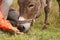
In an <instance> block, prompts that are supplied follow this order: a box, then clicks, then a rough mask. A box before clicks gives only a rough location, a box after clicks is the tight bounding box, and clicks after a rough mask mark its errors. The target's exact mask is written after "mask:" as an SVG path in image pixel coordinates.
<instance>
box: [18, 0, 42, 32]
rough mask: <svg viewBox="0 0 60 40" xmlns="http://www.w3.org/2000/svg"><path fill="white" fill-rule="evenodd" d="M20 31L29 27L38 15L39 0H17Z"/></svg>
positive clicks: (24, 30)
mask: <svg viewBox="0 0 60 40" xmlns="http://www.w3.org/2000/svg"><path fill="white" fill-rule="evenodd" d="M18 4H19V12H20V15H19V23H20V27H18V29H19V30H20V31H23V32H26V31H28V30H29V28H30V27H31V24H32V23H33V20H34V19H35V18H36V16H37V15H39V12H40V7H41V3H40V0H18Z"/></svg>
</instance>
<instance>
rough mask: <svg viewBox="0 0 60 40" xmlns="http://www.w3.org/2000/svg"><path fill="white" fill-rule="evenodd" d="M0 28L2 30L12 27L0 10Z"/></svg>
mask: <svg viewBox="0 0 60 40" xmlns="http://www.w3.org/2000/svg"><path fill="white" fill-rule="evenodd" d="M0 28H2V29H4V30H12V28H13V26H12V25H11V24H10V22H9V21H8V20H6V19H5V18H4V16H3V15H2V12H1V11H0Z"/></svg>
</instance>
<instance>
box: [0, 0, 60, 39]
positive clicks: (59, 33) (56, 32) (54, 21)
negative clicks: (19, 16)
mask: <svg viewBox="0 0 60 40" xmlns="http://www.w3.org/2000/svg"><path fill="white" fill-rule="evenodd" d="M12 6H13V7H14V8H16V9H17V10H18V7H17V4H16V1H15V0H14V3H13V5H12ZM51 6H52V7H51V11H50V14H49V21H48V22H49V27H48V29H46V30H42V28H43V25H44V15H45V14H44V11H43V10H42V14H41V16H40V17H39V18H37V19H36V22H35V23H34V25H33V26H32V27H31V29H30V30H29V32H28V33H25V34H20V35H17V34H15V35H10V34H9V33H8V32H7V33H6V32H5V33H3V34H0V40H60V18H59V12H58V9H59V8H58V4H57V2H56V0H52V5H51Z"/></svg>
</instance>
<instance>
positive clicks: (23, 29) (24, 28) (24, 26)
mask: <svg viewBox="0 0 60 40" xmlns="http://www.w3.org/2000/svg"><path fill="white" fill-rule="evenodd" d="M29 29H30V23H24V24H21V25H20V26H19V27H18V30H20V32H27V31H28V30H29Z"/></svg>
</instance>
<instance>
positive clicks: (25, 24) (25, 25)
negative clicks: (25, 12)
mask: <svg viewBox="0 0 60 40" xmlns="http://www.w3.org/2000/svg"><path fill="white" fill-rule="evenodd" d="M25 20H26V19H25V18H24V17H19V21H25ZM30 24H31V23H28V22H27V23H23V24H21V25H22V26H24V27H25V31H27V30H29V28H30Z"/></svg>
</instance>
